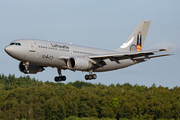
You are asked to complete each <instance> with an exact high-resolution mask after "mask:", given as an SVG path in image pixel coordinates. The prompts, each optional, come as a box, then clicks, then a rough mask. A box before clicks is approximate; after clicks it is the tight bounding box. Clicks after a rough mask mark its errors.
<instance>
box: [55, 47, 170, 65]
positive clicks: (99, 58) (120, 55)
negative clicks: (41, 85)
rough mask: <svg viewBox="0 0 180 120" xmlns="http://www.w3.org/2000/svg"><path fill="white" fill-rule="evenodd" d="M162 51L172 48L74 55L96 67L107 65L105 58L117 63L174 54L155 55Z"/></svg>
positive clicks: (67, 57)
mask: <svg viewBox="0 0 180 120" xmlns="http://www.w3.org/2000/svg"><path fill="white" fill-rule="evenodd" d="M161 51H167V52H169V51H170V48H168V49H157V50H148V51H141V52H115V53H110V54H99V55H88V56H73V57H79V58H85V59H87V60H88V61H89V62H91V63H92V64H94V66H95V68H99V67H103V66H105V65H106V63H105V62H104V60H106V59H109V60H111V61H115V62H116V63H118V64H120V61H121V60H125V59H131V60H132V61H134V62H135V63H139V62H143V61H146V60H147V59H150V58H156V57H163V56H169V55H172V54H163V55H155V54H154V53H156V52H161ZM69 58H71V57H70V56H61V57H59V58H58V59H60V60H64V61H65V62H67V60H68V59H69Z"/></svg>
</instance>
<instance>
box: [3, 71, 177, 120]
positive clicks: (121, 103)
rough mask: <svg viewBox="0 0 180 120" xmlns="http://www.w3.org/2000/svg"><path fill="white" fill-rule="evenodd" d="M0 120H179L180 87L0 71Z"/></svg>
mask: <svg viewBox="0 0 180 120" xmlns="http://www.w3.org/2000/svg"><path fill="white" fill-rule="evenodd" d="M0 91H1V92H0V119H2V120H5V119H9V120H13V119H21V120H26V119H27V120H44V119H62V120H63V119H67V120H76V119H86V120H90V119H106V120H110V119H112V120H113V119H117V120H119V119H122V120H125V119H133V120H137V119H141V120H143V119H145V120H147V119H152V120H156V119H179V118H180V87H174V88H171V89H169V88H167V87H162V86H159V87H156V85H155V84H153V85H152V86H151V87H149V88H148V87H146V86H139V85H134V86H132V85H130V84H129V83H125V84H123V85H120V84H119V83H118V84H116V85H114V84H111V85H109V86H106V85H103V84H101V83H99V84H92V83H88V82H83V81H76V82H69V83H67V84H64V83H53V82H48V81H46V82H41V81H38V80H36V79H35V78H32V79H31V78H30V77H29V76H24V77H22V76H21V77H19V78H15V76H14V75H9V76H5V75H3V74H0Z"/></svg>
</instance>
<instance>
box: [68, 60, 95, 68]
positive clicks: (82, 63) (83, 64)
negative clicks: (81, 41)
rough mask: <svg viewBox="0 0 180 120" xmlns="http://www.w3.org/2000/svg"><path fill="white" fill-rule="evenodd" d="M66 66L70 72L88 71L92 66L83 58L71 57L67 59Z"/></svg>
mask: <svg viewBox="0 0 180 120" xmlns="http://www.w3.org/2000/svg"><path fill="white" fill-rule="evenodd" d="M67 66H68V68H69V69H71V70H82V71H83V70H88V69H90V68H91V67H92V66H93V65H92V64H91V63H90V62H89V61H88V60H87V59H84V58H77V57H75V58H74V57H72V58H69V59H68V61H67Z"/></svg>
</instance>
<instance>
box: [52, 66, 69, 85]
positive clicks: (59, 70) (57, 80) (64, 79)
mask: <svg viewBox="0 0 180 120" xmlns="http://www.w3.org/2000/svg"><path fill="white" fill-rule="evenodd" d="M57 71H58V74H59V76H56V77H55V78H54V80H55V81H56V82H61V81H66V76H62V74H61V69H59V68H57Z"/></svg>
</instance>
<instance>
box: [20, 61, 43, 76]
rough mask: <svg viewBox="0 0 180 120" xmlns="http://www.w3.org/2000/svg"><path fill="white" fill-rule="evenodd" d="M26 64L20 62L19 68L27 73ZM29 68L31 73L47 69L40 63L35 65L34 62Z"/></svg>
mask: <svg viewBox="0 0 180 120" xmlns="http://www.w3.org/2000/svg"><path fill="white" fill-rule="evenodd" d="M25 69H26V68H25V66H24V65H23V62H20V63H19V70H20V71H21V72H22V73H25V72H24V71H25ZM28 70H29V74H36V73H38V72H42V71H43V70H45V69H44V68H43V67H42V66H39V65H33V64H29V67H28Z"/></svg>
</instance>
